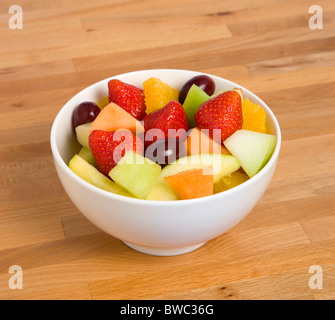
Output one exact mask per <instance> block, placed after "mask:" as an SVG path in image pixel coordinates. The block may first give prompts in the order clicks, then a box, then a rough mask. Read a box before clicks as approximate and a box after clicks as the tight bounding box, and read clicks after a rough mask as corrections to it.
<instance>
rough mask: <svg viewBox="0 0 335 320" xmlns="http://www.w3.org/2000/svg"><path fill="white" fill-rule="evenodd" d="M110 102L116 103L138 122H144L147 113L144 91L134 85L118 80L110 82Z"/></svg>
mask: <svg viewBox="0 0 335 320" xmlns="http://www.w3.org/2000/svg"><path fill="white" fill-rule="evenodd" d="M108 98H109V102H114V103H116V104H117V105H118V106H120V107H121V108H123V109H124V110H126V111H127V112H129V113H130V114H131V115H132V116H133V117H134V118H136V119H137V120H142V119H143V118H144V117H145V115H146V113H145V109H146V106H145V102H144V91H143V90H142V89H139V88H137V87H135V86H133V85H132V84H128V83H125V82H122V81H120V80H117V79H113V80H110V81H109V82H108Z"/></svg>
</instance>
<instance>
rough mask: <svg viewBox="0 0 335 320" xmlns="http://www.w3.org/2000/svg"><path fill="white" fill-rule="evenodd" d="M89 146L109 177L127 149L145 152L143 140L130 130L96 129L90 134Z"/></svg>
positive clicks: (97, 162)
mask: <svg viewBox="0 0 335 320" xmlns="http://www.w3.org/2000/svg"><path fill="white" fill-rule="evenodd" d="M89 146H90V149H91V151H92V154H93V157H94V160H95V162H96V164H97V167H98V169H99V171H100V172H101V173H103V174H104V175H105V176H107V177H109V175H108V174H109V172H110V171H111V169H113V168H114V167H115V166H116V164H117V163H118V162H119V161H120V159H121V158H122V157H123V156H124V154H125V153H126V151H135V152H137V153H139V154H141V155H143V153H144V147H143V142H142V140H141V139H140V138H139V137H137V136H135V135H133V134H132V133H131V132H130V131H120V130H119V131H103V130H94V131H92V133H91V134H90V136H89Z"/></svg>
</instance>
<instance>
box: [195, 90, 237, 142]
mask: <svg viewBox="0 0 335 320" xmlns="http://www.w3.org/2000/svg"><path fill="white" fill-rule="evenodd" d="M194 120H195V122H196V124H197V126H198V127H199V128H200V129H209V133H210V136H211V138H213V139H214V140H219V139H220V140H221V141H218V142H220V143H222V142H223V141H224V140H226V139H227V138H228V137H229V136H231V135H232V134H233V133H234V132H235V131H237V130H239V129H241V128H242V122H243V118H242V102H241V96H240V95H239V94H238V93H237V92H236V91H226V92H223V93H221V94H219V95H218V96H215V97H213V98H211V99H209V100H207V101H206V102H204V103H203V104H202V105H201V106H200V107H199V108H198V110H197V112H196V113H195V115H194ZM214 129H219V130H221V132H220V131H218V134H216V132H215V134H214Z"/></svg>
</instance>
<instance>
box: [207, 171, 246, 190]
mask: <svg viewBox="0 0 335 320" xmlns="http://www.w3.org/2000/svg"><path fill="white" fill-rule="evenodd" d="M248 179H249V177H248V176H247V175H246V174H245V173H243V172H239V171H235V172H233V173H231V174H228V175H226V176H223V177H222V178H221V179H220V180H219V181H218V182H216V183H215V184H214V193H219V192H222V191H226V190H229V189H231V188H234V187H236V186H238V185H239V184H241V183H243V182H245V181H247V180H248Z"/></svg>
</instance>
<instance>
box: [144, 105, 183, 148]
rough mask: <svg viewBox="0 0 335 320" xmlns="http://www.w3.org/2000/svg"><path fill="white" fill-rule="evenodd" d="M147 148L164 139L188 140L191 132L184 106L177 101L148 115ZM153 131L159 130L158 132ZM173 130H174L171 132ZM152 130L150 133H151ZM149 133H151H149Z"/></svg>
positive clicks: (146, 129)
mask: <svg viewBox="0 0 335 320" xmlns="http://www.w3.org/2000/svg"><path fill="white" fill-rule="evenodd" d="M143 122H144V129H145V132H146V134H145V146H146V147H148V146H149V145H150V144H152V143H153V142H155V141H157V140H160V139H164V138H179V139H184V138H186V133H187V131H188V130H189V124H188V120H187V115H186V113H185V110H184V108H183V106H182V105H181V104H180V103H179V102H178V101H176V100H172V101H170V102H169V103H168V104H167V105H165V107H163V108H161V109H159V110H157V111H155V112H152V113H150V114H148V115H147V116H146V117H145V118H144V119H143ZM151 129H158V130H157V131H154V130H151ZM170 129H172V130H170ZM149 130H150V131H149ZM148 131H149V132H148Z"/></svg>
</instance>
